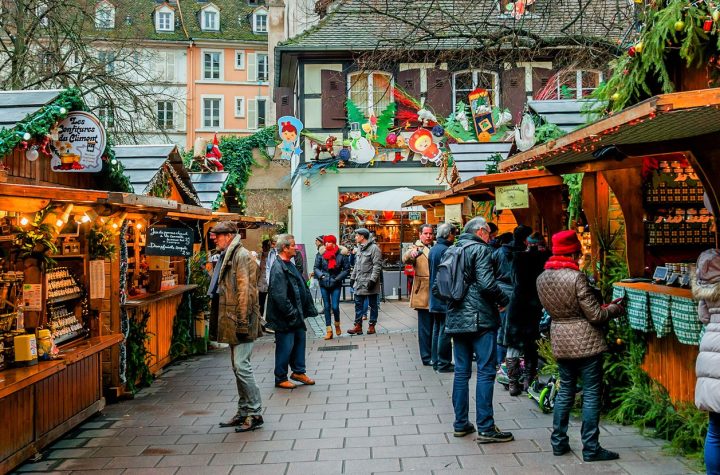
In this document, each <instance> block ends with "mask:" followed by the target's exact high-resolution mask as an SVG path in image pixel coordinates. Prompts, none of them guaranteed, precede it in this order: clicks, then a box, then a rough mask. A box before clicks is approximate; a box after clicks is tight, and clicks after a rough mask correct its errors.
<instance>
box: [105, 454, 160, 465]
mask: <svg viewBox="0 0 720 475" xmlns="http://www.w3.org/2000/svg"><path fill="white" fill-rule="evenodd" d="M161 458H162V456H160V455H150V456H136V457H113V459H112V460H111V461H110V463H108V464H107V468H148V467H154V466H155V465H157V463H158V462H159V461H160V459H161Z"/></svg>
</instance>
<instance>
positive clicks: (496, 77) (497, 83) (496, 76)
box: [452, 68, 500, 111]
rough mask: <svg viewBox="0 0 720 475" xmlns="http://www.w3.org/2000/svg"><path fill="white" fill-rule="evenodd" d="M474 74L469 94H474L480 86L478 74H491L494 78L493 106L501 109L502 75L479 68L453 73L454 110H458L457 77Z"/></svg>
mask: <svg viewBox="0 0 720 475" xmlns="http://www.w3.org/2000/svg"><path fill="white" fill-rule="evenodd" d="M467 73H471V74H472V83H473V87H472V88H471V89H470V91H469V92H472V91H473V90H474V89H477V87H478V86H477V84H478V80H477V78H478V73H481V74H489V75H490V76H492V78H493V87H492V91H493V93H492V101H493V103H492V105H493V107H500V74H499V73H498V72H497V71H489V70H487V69H479V68H471V69H463V70H461V71H454V72H453V73H452V110H453V111H454V110H456V109H457V88H456V86H455V83H456V80H457V76H458V75H460V74H467ZM463 102H464V103H465V104H467V100H465V101H463Z"/></svg>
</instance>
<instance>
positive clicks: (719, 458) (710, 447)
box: [705, 412, 720, 475]
mask: <svg viewBox="0 0 720 475" xmlns="http://www.w3.org/2000/svg"><path fill="white" fill-rule="evenodd" d="M705 468H706V469H707V475H720V413H718V412H711V413H710V424H709V425H708V431H707V437H706V438H705Z"/></svg>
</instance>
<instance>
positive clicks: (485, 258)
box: [445, 217, 513, 444]
mask: <svg viewBox="0 0 720 475" xmlns="http://www.w3.org/2000/svg"><path fill="white" fill-rule="evenodd" d="M489 240H490V228H489V226H488V225H487V222H486V221H485V219H484V218H481V217H477V218H473V219H471V220H470V221H469V222H468V223H467V224H466V225H465V229H464V233H463V234H462V235H461V236H460V237H459V239H458V243H457V244H456V245H457V246H464V245H465V244H467V247H465V249H464V250H463V258H464V260H463V263H464V270H465V282H466V284H467V291H466V292H465V296H464V297H463V299H462V300H460V301H452V302H450V303H449V304H448V313H447V318H446V320H445V332H446V333H448V334H450V335H451V336H452V337H453V351H454V355H455V379H454V381H453V394H452V401H453V408H454V409H455V422H454V424H453V425H454V429H455V434H454V435H455V437H464V436H466V435H468V434H472V433H473V432H475V426H473V425H472V424H471V423H470V422H469V421H468V412H469V403H470V392H469V388H468V386H469V382H470V377H471V376H472V357H473V354H474V355H475V358H476V359H477V373H478V374H477V385H476V388H475V412H476V416H477V419H476V422H477V430H478V438H477V441H478V442H479V443H481V444H486V443H491V442H509V441H511V440H513V435H512V434H511V433H510V432H502V431H500V429H498V427H497V426H496V425H495V419H494V414H493V406H492V400H493V388H494V383H495V358H496V356H495V352H496V339H497V329H498V327H499V326H500V314H499V312H498V310H499V309H502V308H504V307H505V305H507V303H508V297H507V295H505V293H504V292H503V291H502V290H500V287H498V285H497V281H496V280H495V272H494V269H493V261H492V253H493V248H492V247H491V246H490V245H489V244H488V241H489Z"/></svg>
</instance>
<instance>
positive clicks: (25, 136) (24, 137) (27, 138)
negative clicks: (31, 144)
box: [23, 132, 32, 141]
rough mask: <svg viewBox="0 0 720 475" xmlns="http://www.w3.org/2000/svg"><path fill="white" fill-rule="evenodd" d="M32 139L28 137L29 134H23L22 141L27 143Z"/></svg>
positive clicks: (30, 136)
mask: <svg viewBox="0 0 720 475" xmlns="http://www.w3.org/2000/svg"><path fill="white" fill-rule="evenodd" d="M31 138H32V135H30V132H25V133H24V134H23V140H25V141H28V140H30V139H31Z"/></svg>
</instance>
